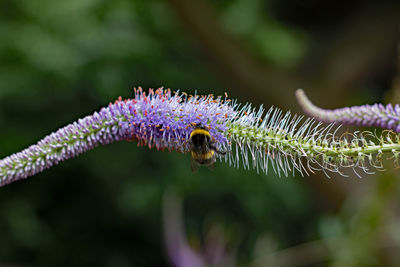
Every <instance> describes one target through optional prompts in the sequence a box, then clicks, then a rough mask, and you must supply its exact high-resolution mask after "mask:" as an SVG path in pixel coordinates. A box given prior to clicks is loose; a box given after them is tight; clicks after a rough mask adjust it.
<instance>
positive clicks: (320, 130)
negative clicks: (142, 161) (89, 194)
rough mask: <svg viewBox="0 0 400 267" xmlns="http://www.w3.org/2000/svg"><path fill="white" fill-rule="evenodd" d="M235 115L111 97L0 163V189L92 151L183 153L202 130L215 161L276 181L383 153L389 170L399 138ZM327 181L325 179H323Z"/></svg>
mask: <svg viewBox="0 0 400 267" xmlns="http://www.w3.org/2000/svg"><path fill="white" fill-rule="evenodd" d="M263 113H264V109H263V108H262V107H260V108H259V109H255V108H253V107H251V105H244V106H243V107H241V108H240V106H239V105H238V104H236V102H235V101H230V100H229V99H226V97H225V98H224V99H223V98H222V97H216V98H215V97H214V96H213V95H207V96H200V95H194V96H191V95H187V94H186V93H178V92H175V93H173V92H171V91H170V90H169V89H168V90H164V89H162V88H160V89H157V90H149V93H148V94H146V93H145V92H144V91H143V90H142V89H141V88H139V89H137V90H136V89H135V95H134V98H133V99H125V100H122V98H119V99H118V100H117V101H115V102H114V103H112V104H111V103H110V104H109V105H108V107H105V108H102V109H101V110H100V111H99V112H95V113H94V114H92V115H90V116H87V117H84V118H83V119H79V120H77V121H76V122H73V123H71V124H69V125H67V126H65V127H63V128H61V129H59V130H57V131H56V132H54V133H52V134H50V135H48V136H46V137H45V138H43V139H42V140H40V141H39V142H38V143H37V144H35V145H32V146H30V147H28V148H26V149H25V150H23V151H21V152H18V153H16V154H13V155H10V156H8V157H6V158H4V159H2V160H0V186H2V185H5V184H8V183H11V182H13V181H17V180H20V179H24V178H27V177H29V176H33V175H35V174H37V173H39V172H41V171H43V170H45V169H47V168H50V167H51V166H53V165H56V164H58V163H59V162H61V161H63V160H67V159H69V158H72V157H75V156H77V155H79V154H81V153H84V152H86V151H88V150H90V149H92V148H94V147H96V146H98V145H105V144H110V143H112V142H116V141H136V142H137V143H138V145H139V146H148V147H149V148H153V147H155V148H157V150H165V149H167V150H169V151H177V152H183V153H184V152H188V151H189V150H190V147H189V143H188V142H189V138H190V133H191V132H192V131H193V130H194V128H195V127H196V125H199V124H200V125H202V126H203V127H205V128H206V129H207V130H208V131H209V134H210V136H211V139H212V141H213V143H214V144H215V146H216V148H217V149H218V150H221V151H228V153H226V154H225V155H220V154H218V155H217V157H218V158H219V159H221V160H224V161H225V162H229V164H230V165H233V166H235V167H238V166H239V165H243V166H244V167H245V168H255V169H256V170H257V171H259V170H261V171H263V172H267V171H268V168H269V166H271V167H272V168H273V169H274V171H275V172H276V173H277V174H278V175H281V174H283V175H286V176H287V175H289V173H294V172H295V170H297V171H298V172H300V173H301V174H303V173H305V174H309V173H310V172H311V173H312V172H314V171H315V170H322V171H323V172H325V173H326V171H334V172H339V173H341V171H342V168H346V167H347V168H348V167H350V168H353V169H355V168H361V169H362V170H364V171H365V172H368V167H370V166H372V167H375V168H381V161H382V158H383V154H384V153H389V154H391V155H392V158H393V160H394V162H395V163H397V161H398V158H399V154H400V137H399V135H395V134H393V133H392V132H384V133H382V135H381V136H376V135H375V134H372V133H368V132H367V133H354V134H351V135H350V136H342V137H337V136H336V130H337V128H338V127H335V126H334V125H333V124H331V125H329V126H327V127H322V126H321V124H316V123H315V122H314V121H313V120H312V119H306V120H305V121H304V122H302V117H298V116H296V115H294V116H291V114H290V113H286V114H283V113H282V111H280V110H279V109H276V108H271V109H269V110H268V112H267V113H266V115H265V116H264V115H263ZM327 175H328V174H327Z"/></svg>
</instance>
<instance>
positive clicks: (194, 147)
mask: <svg viewBox="0 0 400 267" xmlns="http://www.w3.org/2000/svg"><path fill="white" fill-rule="evenodd" d="M189 149H190V153H191V155H192V158H191V162H190V163H191V164H190V167H191V169H192V171H193V172H195V171H197V170H198V169H199V167H200V166H202V165H203V166H206V167H208V168H209V169H210V170H213V169H214V162H215V160H216V154H220V155H225V154H226V152H223V151H219V150H218V149H217V148H216V147H215V141H213V140H211V135H210V132H209V131H208V130H207V129H206V128H205V127H203V126H201V125H196V128H195V129H194V130H193V131H192V132H191V133H190V138H189Z"/></svg>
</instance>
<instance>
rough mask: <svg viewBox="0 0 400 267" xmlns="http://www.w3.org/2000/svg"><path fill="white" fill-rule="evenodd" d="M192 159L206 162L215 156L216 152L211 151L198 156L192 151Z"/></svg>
mask: <svg viewBox="0 0 400 267" xmlns="http://www.w3.org/2000/svg"><path fill="white" fill-rule="evenodd" d="M191 154H192V158H193V159H195V160H205V159H210V158H212V157H213V156H214V150H210V151H208V152H207V153H204V154H198V153H195V152H193V151H192V153H191Z"/></svg>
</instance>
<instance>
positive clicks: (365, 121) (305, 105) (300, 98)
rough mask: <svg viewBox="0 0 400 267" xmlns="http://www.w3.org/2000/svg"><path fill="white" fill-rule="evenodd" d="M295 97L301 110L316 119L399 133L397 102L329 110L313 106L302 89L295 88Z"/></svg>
mask: <svg viewBox="0 0 400 267" xmlns="http://www.w3.org/2000/svg"><path fill="white" fill-rule="evenodd" d="M296 98H297V102H298V103H299V105H300V106H301V108H302V109H303V111H304V112H305V113H306V114H307V115H309V116H311V117H314V118H316V119H317V120H318V121H323V122H326V123H332V122H337V123H340V124H346V125H358V126H367V127H370V126H374V127H379V128H383V129H388V130H393V131H395V132H397V133H400V106H399V105H398V104H396V105H395V106H394V107H393V106H392V105H391V104H388V105H386V106H384V105H382V104H373V105H363V106H354V107H345V108H338V109H332V110H329V109H322V108H319V107H317V106H315V105H314V104H313V103H312V102H311V101H310V100H309V99H308V97H307V96H306V94H305V93H304V91H303V90H302V89H297V91H296Z"/></svg>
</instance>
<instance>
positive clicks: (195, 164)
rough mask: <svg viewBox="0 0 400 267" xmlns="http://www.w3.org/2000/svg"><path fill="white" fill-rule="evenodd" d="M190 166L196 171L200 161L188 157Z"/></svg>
mask: <svg viewBox="0 0 400 267" xmlns="http://www.w3.org/2000/svg"><path fill="white" fill-rule="evenodd" d="M190 168H191V169H192V172H197V171H198V170H199V168H200V163H198V162H197V161H195V160H194V159H193V158H190Z"/></svg>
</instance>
